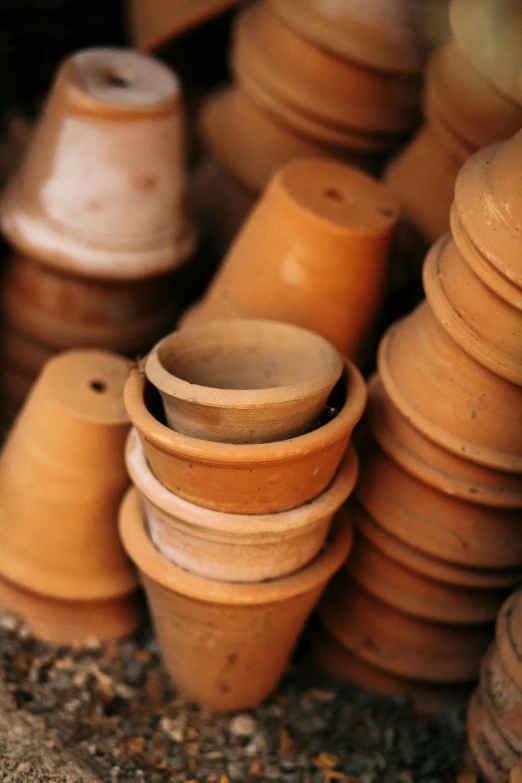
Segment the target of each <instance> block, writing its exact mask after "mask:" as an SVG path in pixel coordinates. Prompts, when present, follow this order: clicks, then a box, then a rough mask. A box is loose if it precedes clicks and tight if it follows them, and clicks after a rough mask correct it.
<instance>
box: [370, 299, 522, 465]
mask: <svg viewBox="0 0 522 783" xmlns="http://www.w3.org/2000/svg"><path fill="white" fill-rule="evenodd" d="M378 366H379V373H380V376H381V379H382V382H383V384H384V386H385V388H386V391H387V393H388V394H389V395H390V397H391V399H392V401H393V403H394V404H395V405H396V406H397V408H398V409H399V410H400V412H401V413H402V414H403V416H405V417H406V418H407V419H408V420H409V421H410V422H411V423H412V424H413V425H414V426H415V427H416V428H417V429H419V430H420V431H421V432H422V433H423V434H424V435H425V436H426V437H427V438H429V439H430V440H432V441H433V442H434V443H437V444H438V445H440V446H442V447H443V448H445V449H447V450H448V451H451V452H452V453H453V454H458V455H459V456H463V457H465V458H466V459H469V460H471V461H472V462H477V463H478V464H480V465H485V466H486V467H492V468H496V469H497V470H505V471H510V472H514V473H522V417H521V415H520V411H521V410H522V388H521V387H519V386H515V385H514V384H512V383H509V382H508V381H505V380H504V379H503V378H499V376H497V375H495V374H494V373H492V372H491V371H490V370H487V369H486V368H485V367H483V366H482V365H480V364H478V363H477V362H476V361H475V360H474V359H472V358H471V357H469V356H468V354H466V353H465V352H464V351H463V350H462V349H461V348H460V347H459V346H458V345H457V343H456V342H455V341H454V340H453V339H452V338H450V337H449V335H448V334H447V332H446V331H445V329H444V328H443V327H442V326H441V325H440V323H439V322H438V321H437V319H436V318H435V316H434V315H433V312H432V310H431V309H430V307H429V305H428V303H427V302H424V303H423V304H421V305H420V306H419V307H418V308H417V309H416V310H415V311H414V312H413V313H412V314H411V315H410V316H408V317H407V318H405V319H403V320H402V321H401V322H399V323H397V324H395V325H394V326H392V327H391V329H389V330H388V332H387V333H386V335H385V337H384V338H383V339H382V341H381V343H380V346H379V355H378ZM434 389H436V394H433V390H434Z"/></svg>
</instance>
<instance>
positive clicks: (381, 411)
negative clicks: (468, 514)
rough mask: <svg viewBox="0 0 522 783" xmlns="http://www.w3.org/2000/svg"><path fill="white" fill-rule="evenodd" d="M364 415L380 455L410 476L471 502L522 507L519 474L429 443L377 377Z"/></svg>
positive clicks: (371, 388)
mask: <svg viewBox="0 0 522 783" xmlns="http://www.w3.org/2000/svg"><path fill="white" fill-rule="evenodd" d="M367 415H368V421H369V423H370V427H371V430H372V432H373V435H374V436H375V438H376V440H377V441H378V442H379V445H380V446H381V448H382V449H383V451H385V452H386V454H387V455H388V456H389V457H390V458H391V459H392V460H393V461H394V462H396V463H397V464H398V465H400V466H401V467H402V468H403V469H404V470H405V471H406V472H407V473H409V474H410V475H412V476H415V477H416V478H418V479H420V480H421V481H423V482H425V483H426V484H428V485H430V486H432V487H434V488H435V489H438V490H441V491H442V492H445V493H447V494H449V495H454V496H455V497H457V498H460V499H462V500H467V501H469V502H471V503H479V504H481V505H485V506H493V507H497V508H514V509H520V508H521V507H522V478H521V477H520V475H519V474H516V473H509V472H506V471H500V470H493V469H491V468H485V467H483V466H482V465H478V464H477V463H473V462H470V461H469V460H467V459H463V458H462V457H459V456H457V455H456V454H452V453H451V452H449V451H446V450H445V449H443V448H441V447H440V446H438V445H437V444H435V443H433V442H432V441H430V440H428V438H426V437H425V436H424V435H423V434H422V433H421V432H419V430H417V429H415V427H413V426H412V425H411V424H410V422H409V421H408V419H407V418H406V417H405V416H403V415H402V414H401V413H400V411H399V410H398V409H397V408H396V407H395V405H394V404H393V403H392V401H391V399H390V398H389V396H388V394H387V393H386V391H385V389H384V386H383V384H382V382H381V380H380V378H379V376H378V375H375V376H374V377H373V379H372V380H371V381H370V384H369V397H368V411H367Z"/></svg>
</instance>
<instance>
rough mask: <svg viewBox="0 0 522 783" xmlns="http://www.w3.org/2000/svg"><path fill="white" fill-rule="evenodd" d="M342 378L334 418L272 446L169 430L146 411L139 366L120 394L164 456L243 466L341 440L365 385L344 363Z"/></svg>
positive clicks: (357, 414) (360, 406) (360, 408)
mask: <svg viewBox="0 0 522 783" xmlns="http://www.w3.org/2000/svg"><path fill="white" fill-rule="evenodd" d="M344 362H345V367H344V372H343V379H344V381H345V387H346V399H345V401H344V404H343V407H342V408H341V409H340V411H339V413H338V414H337V416H335V418H333V419H331V420H330V421H329V422H327V423H326V424H323V425H322V426H321V427H317V428H316V429H315V430H312V431H311V432H306V433H304V434H303V435H298V436H296V437H295V438H288V439H287V440H281V441H276V442H273V443H250V444H242V443H241V444H235V443H219V442H215V441H207V440H202V439H200V438H192V437H190V436H189V435H182V434H181V433H179V432H176V431H175V430H171V429H170V428H169V427H167V426H166V425H165V424H162V423H161V422H160V421H158V419H156V418H155V417H154V416H153V415H152V413H150V411H149V410H148V408H147V406H146V403H145V387H146V378H145V375H144V373H143V371H142V370H141V368H140V367H139V365H135V366H134V367H131V369H130V372H129V376H128V378H127V383H126V384H125V389H124V392H123V397H124V402H125V407H126V409H127V413H128V414H129V417H130V419H131V421H132V423H133V425H134V426H135V427H136V429H137V430H138V431H139V433H140V436H141V438H142V440H143V439H145V440H147V441H148V442H149V443H151V444H152V445H153V446H154V447H156V448H158V449H160V450H161V451H164V452H166V453H167V454H177V455H179V456H181V457H191V458H193V459H195V460H199V461H200V462H205V463H211V462H213V463H217V464H220V463H224V464H227V463H228V464H231V465H238V466H241V465H245V464H251V463H260V462H261V463H269V462H284V461H290V460H292V459H295V458H296V457H299V456H301V455H302V454H303V453H310V452H313V451H319V450H323V449H325V448H327V447H328V446H330V445H332V444H333V443H335V442H336V441H338V440H340V439H341V438H342V437H343V436H344V435H345V433H346V432H347V430H353V428H354V427H355V424H356V423H357V422H358V421H359V419H360V418H361V416H362V414H363V412H364V408H365V406H366V397H367V392H366V384H365V382H364V380H363V377H362V375H361V373H360V372H359V370H358V369H357V368H356V367H355V365H354V364H352V363H351V362H350V361H349V360H348V359H345V360H344Z"/></svg>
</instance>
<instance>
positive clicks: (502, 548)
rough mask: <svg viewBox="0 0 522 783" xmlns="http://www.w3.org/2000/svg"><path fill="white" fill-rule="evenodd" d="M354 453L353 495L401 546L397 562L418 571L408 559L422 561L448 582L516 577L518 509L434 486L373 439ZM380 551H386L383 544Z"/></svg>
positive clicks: (521, 575) (520, 558)
mask: <svg viewBox="0 0 522 783" xmlns="http://www.w3.org/2000/svg"><path fill="white" fill-rule="evenodd" d="M359 453H360V454H361V459H362V465H363V470H362V472H361V475H360V478H359V482H358V485H357V498H358V500H359V502H360V503H361V504H362V506H363V507H364V508H365V509H366V511H367V512H368V514H369V515H370V516H371V517H372V518H373V519H374V520H375V521H376V522H378V524H379V527H380V528H382V529H384V531H386V533H387V534H390V535H392V536H393V537H394V538H396V539H399V540H400V542H401V543H402V544H403V545H406V547H407V548H406V550H404V558H405V559H403V558H399V556H397V558H396V559H398V560H399V562H403V563H404V565H406V566H409V567H411V568H413V569H414V570H419V569H418V568H417V567H416V565H414V563H415V564H417V563H418V564H419V566H420V565H421V563H423V564H425V569H427V570H422V571H421V573H423V574H425V575H426V576H432V577H433V578H435V579H437V578H440V579H441V580H442V581H446V582H448V584H454V585H459V584H460V585H463V586H468V587H481V586H482V587H488V588H493V587H502V586H509V585H516V584H517V583H518V582H520V581H522V572H521V567H522V528H521V525H520V512H519V511H518V510H511V509H497V508H492V507H487V506H480V505H478V504H476V503H468V502H466V501H463V500H460V499H458V498H456V497H452V496H451V495H449V494H446V493H444V492H441V491H439V490H436V489H434V488H433V487H430V486H429V485H428V484H425V483H424V482H423V481H419V479H418V478H416V477H415V476H413V475H411V474H410V473H408V472H406V471H405V470H404V469H403V468H402V467H400V465H398V464H397V463H395V462H394V461H393V460H392V459H390V458H389V457H388V456H386V454H385V453H384V452H383V451H382V450H381V449H380V448H379V447H378V446H377V445H375V444H374V443H365V444H364V445H363V447H362V448H360V450H359ZM372 540H373V539H372ZM374 543H376V545H377V546H378V544H377V542H376V541H375V542H374ZM398 546H400V544H399V543H398V542H397V544H396V545H395V547H394V548H395V549H397V547H398ZM410 550H412V551H410ZM383 551H385V552H386V554H388V555H389V556H392V554H391V551H390V550H389V549H388V548H386V549H383ZM401 551H402V549H401ZM433 561H434V562H433ZM430 566H431V567H430ZM432 569H433V570H432ZM501 569H502V570H501ZM510 569H511V570H510ZM450 575H452V578H453V579H454V580H456V581H452V580H450V578H449V577H450Z"/></svg>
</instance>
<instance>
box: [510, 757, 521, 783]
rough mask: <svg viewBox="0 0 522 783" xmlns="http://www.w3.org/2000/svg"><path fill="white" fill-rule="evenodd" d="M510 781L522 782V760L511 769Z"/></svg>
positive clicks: (511, 782)
mask: <svg viewBox="0 0 522 783" xmlns="http://www.w3.org/2000/svg"><path fill="white" fill-rule="evenodd" d="M509 783H522V761H519V762H518V764H517V765H516V766H514V767H513V769H512V770H511V774H510V776H509Z"/></svg>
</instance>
